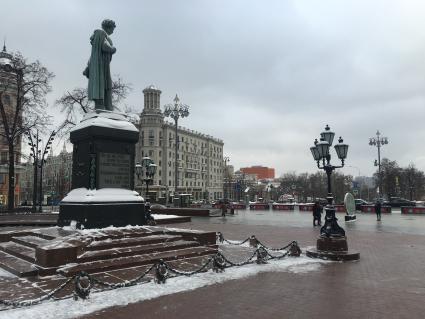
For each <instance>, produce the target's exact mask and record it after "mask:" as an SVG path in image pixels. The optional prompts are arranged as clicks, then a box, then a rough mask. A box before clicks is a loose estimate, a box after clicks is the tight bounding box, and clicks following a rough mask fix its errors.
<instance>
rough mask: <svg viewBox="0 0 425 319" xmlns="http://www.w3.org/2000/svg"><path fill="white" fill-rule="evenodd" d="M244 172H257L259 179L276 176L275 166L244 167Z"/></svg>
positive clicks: (242, 169) (242, 170)
mask: <svg viewBox="0 0 425 319" xmlns="http://www.w3.org/2000/svg"><path fill="white" fill-rule="evenodd" d="M240 170H241V172H242V173H245V174H255V175H257V179H273V178H274V177H275V171H274V168H270V167H264V166H251V167H242V168H241V169H240Z"/></svg>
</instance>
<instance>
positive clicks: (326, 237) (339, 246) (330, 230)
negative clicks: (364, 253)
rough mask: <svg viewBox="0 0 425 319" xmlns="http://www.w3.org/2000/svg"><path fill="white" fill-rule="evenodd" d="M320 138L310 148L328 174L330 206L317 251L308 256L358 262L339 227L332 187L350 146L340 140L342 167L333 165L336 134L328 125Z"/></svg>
mask: <svg viewBox="0 0 425 319" xmlns="http://www.w3.org/2000/svg"><path fill="white" fill-rule="evenodd" d="M320 136H321V137H320V142H319V141H317V139H316V140H315V141H314V146H312V147H310V151H311V153H312V155H313V158H314V160H315V161H316V162H317V167H318V168H319V169H323V170H324V171H325V172H326V176H327V182H328V195H327V197H326V198H327V201H328V204H327V205H326V207H325V211H326V216H325V224H324V225H323V227H322V228H321V229H320V236H319V238H318V239H317V249H314V250H308V251H307V256H310V257H317V258H325V259H331V260H357V259H359V258H360V254H359V253H356V252H349V251H348V245H347V238H346V237H345V231H344V229H343V228H342V227H340V226H339V225H338V222H337V220H338V219H337V218H336V217H335V207H334V206H333V195H332V187H331V175H332V172H333V171H334V170H335V169H336V168H341V167H344V161H345V159H346V158H347V152H348V145H347V144H344V143H343V142H344V141H343V139H342V138H341V137H340V138H339V139H338V144H337V145H335V146H334V148H335V151H336V154H337V156H338V158H339V159H340V160H341V165H338V166H335V165H332V164H331V154H330V153H329V149H330V147H331V146H332V143H333V140H334V136H335V133H334V132H332V131H331V130H330V128H329V126H328V125H326V127H325V130H324V131H323V132H322V133H320Z"/></svg>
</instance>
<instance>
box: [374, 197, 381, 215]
mask: <svg viewBox="0 0 425 319" xmlns="http://www.w3.org/2000/svg"><path fill="white" fill-rule="evenodd" d="M375 213H376V220H377V221H381V200H380V199H379V198H378V200H377V201H376V203H375Z"/></svg>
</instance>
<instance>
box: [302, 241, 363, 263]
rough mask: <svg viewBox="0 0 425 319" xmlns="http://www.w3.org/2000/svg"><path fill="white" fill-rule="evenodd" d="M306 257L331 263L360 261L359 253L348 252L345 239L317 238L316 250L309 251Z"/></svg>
mask: <svg viewBox="0 0 425 319" xmlns="http://www.w3.org/2000/svg"><path fill="white" fill-rule="evenodd" d="M306 255H307V256H308V257H310V258H320V259H326V260H333V261H354V260H359V259H360V253H359V252H356V251H351V250H348V245H347V237H345V236H343V237H319V238H318V239H317V248H313V249H309V250H307V252H306Z"/></svg>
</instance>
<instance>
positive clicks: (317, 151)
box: [310, 146, 320, 161]
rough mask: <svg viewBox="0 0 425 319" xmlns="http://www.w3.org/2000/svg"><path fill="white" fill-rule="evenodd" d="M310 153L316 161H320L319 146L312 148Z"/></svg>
mask: <svg viewBox="0 0 425 319" xmlns="http://www.w3.org/2000/svg"><path fill="white" fill-rule="evenodd" d="M310 151H311V154H312V155H313V158H314V160H315V161H318V160H320V155H319V150H318V149H317V146H312V147H310Z"/></svg>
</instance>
